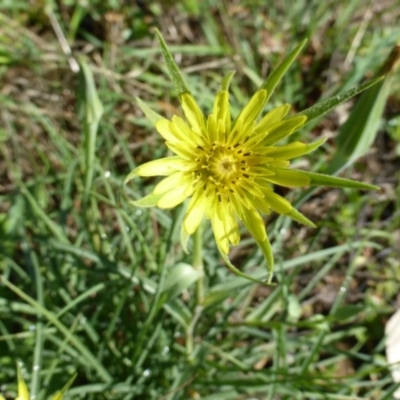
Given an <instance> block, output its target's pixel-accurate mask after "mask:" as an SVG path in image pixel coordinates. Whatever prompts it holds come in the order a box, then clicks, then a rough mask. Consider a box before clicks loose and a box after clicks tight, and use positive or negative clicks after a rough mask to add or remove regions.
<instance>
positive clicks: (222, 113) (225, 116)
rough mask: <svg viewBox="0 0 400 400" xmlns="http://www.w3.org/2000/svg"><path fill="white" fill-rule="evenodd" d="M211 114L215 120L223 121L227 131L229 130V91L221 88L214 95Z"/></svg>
mask: <svg viewBox="0 0 400 400" xmlns="http://www.w3.org/2000/svg"><path fill="white" fill-rule="evenodd" d="M212 115H214V117H215V119H216V120H217V121H218V120H221V121H223V122H224V123H225V128H226V130H227V132H229V130H230V122H231V114H230V109H229V93H228V91H227V90H221V91H220V92H219V93H218V94H217V96H216V97H215V101H214V108H213V112H212Z"/></svg>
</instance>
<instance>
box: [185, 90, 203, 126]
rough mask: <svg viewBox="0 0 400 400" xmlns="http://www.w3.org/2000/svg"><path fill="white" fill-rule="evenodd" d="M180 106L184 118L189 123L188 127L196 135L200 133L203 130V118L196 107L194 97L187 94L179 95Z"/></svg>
mask: <svg viewBox="0 0 400 400" xmlns="http://www.w3.org/2000/svg"><path fill="white" fill-rule="evenodd" d="M181 105H182V109H183V112H184V114H185V117H186V118H187V120H188V121H189V124H190V126H191V127H192V129H193V130H194V131H195V132H196V133H201V132H203V131H204V129H205V122H206V121H205V118H204V115H203V113H202V112H201V110H200V107H199V106H198V105H197V103H196V100H195V99H194V97H193V96H192V95H191V94H189V93H183V94H182V95H181Z"/></svg>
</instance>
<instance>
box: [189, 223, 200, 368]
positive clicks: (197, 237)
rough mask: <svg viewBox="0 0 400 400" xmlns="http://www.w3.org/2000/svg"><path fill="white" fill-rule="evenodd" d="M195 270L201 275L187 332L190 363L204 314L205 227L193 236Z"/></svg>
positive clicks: (198, 229) (192, 359)
mask: <svg viewBox="0 0 400 400" xmlns="http://www.w3.org/2000/svg"><path fill="white" fill-rule="evenodd" d="M193 240H194V242H193V268H194V269H195V270H196V271H199V272H200V273H201V276H200V278H199V279H198V280H197V281H196V307H195V310H194V314H193V317H192V320H191V321H190V324H189V326H188V328H187V330H186V354H187V357H188V360H189V362H193V361H194V357H193V350H194V338H193V336H194V329H195V327H196V324H197V321H198V320H199V318H200V316H201V314H202V312H203V303H204V265H203V226H202V224H200V225H199V227H198V228H197V230H196V232H195V233H194V234H193Z"/></svg>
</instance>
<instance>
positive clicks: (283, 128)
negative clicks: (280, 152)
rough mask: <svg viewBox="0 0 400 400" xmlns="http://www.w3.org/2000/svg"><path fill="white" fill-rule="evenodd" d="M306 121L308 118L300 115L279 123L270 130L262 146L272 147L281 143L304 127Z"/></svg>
mask: <svg viewBox="0 0 400 400" xmlns="http://www.w3.org/2000/svg"><path fill="white" fill-rule="evenodd" d="M306 120H307V118H306V117H305V116H303V115H298V116H295V117H291V118H288V119H285V120H283V121H281V122H278V123H277V124H275V125H274V126H272V127H271V128H270V130H269V132H268V135H267V137H266V138H265V139H264V140H263V142H262V144H263V145H264V146H270V145H273V144H275V143H276V142H279V141H280V140H282V139H284V138H285V137H287V136H290V135H291V134H292V133H293V132H295V131H296V130H297V129H299V128H300V127H301V126H303V125H304V123H305V122H306Z"/></svg>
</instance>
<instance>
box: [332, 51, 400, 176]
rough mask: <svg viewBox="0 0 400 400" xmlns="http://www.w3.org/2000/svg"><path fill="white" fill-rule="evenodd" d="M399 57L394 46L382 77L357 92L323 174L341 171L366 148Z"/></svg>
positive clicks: (383, 103) (369, 143) (373, 138)
mask: <svg viewBox="0 0 400 400" xmlns="http://www.w3.org/2000/svg"><path fill="white" fill-rule="evenodd" d="M399 59H400V46H395V47H394V48H393V50H392V51H391V53H390V54H389V56H388V58H387V59H386V61H385V63H384V64H383V66H382V68H381V69H380V71H379V73H378V74H379V75H382V74H385V78H384V79H383V80H381V81H380V82H379V83H378V84H376V85H375V86H373V87H372V88H370V89H368V90H367V91H365V92H364V93H363V94H362V95H361V97H360V98H359V99H358V101H357V103H356V105H355V106H354V108H353V109H352V111H351V114H350V116H349V118H348V119H347V121H346V122H345V124H344V125H343V126H342V127H341V129H340V132H339V135H338V136H337V137H336V145H337V150H336V152H335V155H334V157H333V159H332V161H331V163H330V165H329V167H328V169H327V171H326V172H327V173H336V172H338V171H340V170H342V169H343V168H345V167H346V166H348V165H349V164H351V163H352V162H354V161H355V160H356V159H357V158H359V157H362V156H364V155H365V154H366V153H367V151H368V150H369V148H370V146H371V145H372V143H373V142H374V140H375V138H376V134H377V132H378V129H379V126H380V122H381V116H382V113H383V110H384V107H385V104H386V100H387V98H388V95H389V91H390V87H391V84H392V81H393V78H394V71H395V70H396V64H397V63H398V60H399Z"/></svg>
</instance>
